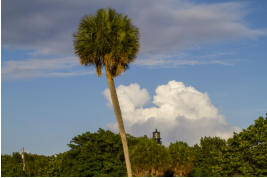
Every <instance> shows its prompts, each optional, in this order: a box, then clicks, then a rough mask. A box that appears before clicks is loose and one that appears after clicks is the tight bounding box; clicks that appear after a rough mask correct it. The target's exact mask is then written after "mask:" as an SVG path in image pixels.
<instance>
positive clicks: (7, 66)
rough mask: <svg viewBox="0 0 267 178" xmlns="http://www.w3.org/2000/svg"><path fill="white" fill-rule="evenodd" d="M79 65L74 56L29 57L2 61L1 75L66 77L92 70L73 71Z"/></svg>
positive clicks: (90, 72)
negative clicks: (52, 57)
mask: <svg viewBox="0 0 267 178" xmlns="http://www.w3.org/2000/svg"><path fill="white" fill-rule="evenodd" d="M76 66H79V62H78V60H77V59H75V58H54V59H30V60H23V61H15V60H9V61H6V62H3V68H2V77H3V79H5V80H12V79H25V78H34V77H67V76H76V75H88V74H92V73H94V72H92V71H81V70H78V71H75V70H73V68H74V67H76Z"/></svg>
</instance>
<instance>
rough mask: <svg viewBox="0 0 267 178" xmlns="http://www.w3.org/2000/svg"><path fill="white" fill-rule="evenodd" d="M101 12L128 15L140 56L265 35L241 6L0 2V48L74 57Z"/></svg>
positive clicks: (117, 0)
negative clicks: (89, 22) (89, 21)
mask: <svg viewBox="0 0 267 178" xmlns="http://www.w3.org/2000/svg"><path fill="white" fill-rule="evenodd" d="M29 4H30V5H29ZM103 7H111V8H115V9H116V10H117V11H119V12H122V13H124V14H128V15H129V17H130V18H131V19H132V21H133V23H134V24H136V25H137V26H138V27H139V28H140V33H141V46H142V48H141V53H142V54H147V53H149V52H152V53H153V52H157V53H158V52H160V53H162V52H163V53H167V52H169V51H172V50H181V49H185V48H192V47H194V46H196V45H200V44H201V45H202V44H206V43H210V42H218V41H221V40H234V39H240V38H250V39H253V38H257V37H259V36H261V35H266V30H263V29H252V28H250V27H249V26H248V25H247V24H246V23H245V20H244V17H245V15H246V13H245V12H246V8H247V7H246V4H245V3H242V2H230V3H211V4H205V3H194V2H193V1H185V0H179V1H177V0H170V1H165V0H162V1H156V2H155V1H154V0H144V1H134V0H131V1H127V2H125V1H124V0H102V1H98V0H92V1H84V0H76V1H72V0H64V1H62V0H53V1H41V0H28V1H27V3H25V2H21V1H20V0H12V1H10V0H3V14H2V18H3V19H2V23H3V25H2V27H3V29H2V34H3V35H2V40H3V42H2V44H3V45H4V46H9V47H18V48H26V49H34V50H35V52H36V53H37V54H51V53H59V54H72V33H73V32H75V31H76V29H77V26H78V24H79V21H80V19H81V18H82V17H83V16H84V15H85V14H94V13H95V12H96V10H97V9H99V8H103Z"/></svg>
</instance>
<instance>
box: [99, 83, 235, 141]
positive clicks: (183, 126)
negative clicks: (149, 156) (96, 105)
mask: <svg viewBox="0 0 267 178" xmlns="http://www.w3.org/2000/svg"><path fill="white" fill-rule="evenodd" d="M103 93H104V95H105V97H106V98H107V99H108V102H109V105H110V106H111V99H110V94H109V90H108V89H106V90H105V91H104V92H103ZM117 94H118V98H119V102H120V106H121V110H122V115H123V119H124V123H125V127H126V130H127V132H129V133H130V134H133V135H135V136H143V135H145V134H146V135H148V136H151V133H152V131H154V129H155V128H157V129H159V130H160V131H161V135H162V138H163V143H164V144H166V145H167V144H169V143H170V142H175V141H176V140H181V141H186V142H188V143H189V144H195V143H198V141H199V140H200V138H201V137H203V136H219V137H222V138H229V137H231V136H232V134H233V132H234V131H238V130H239V128H237V127H232V126H229V125H227V123H226V121H225V119H224V117H223V115H221V114H220V113H219V111H218V109H217V108H216V107H215V106H214V105H212V103H211V101H210V99H209V96H208V94H207V93H202V92H200V91H198V90H196V89H195V88H193V87H191V86H185V85H184V84H183V83H182V82H177V81H169V82H168V84H165V85H160V86H158V87H157V88H156V90H155V96H154V97H153V101H152V103H153V104H151V103H150V105H149V106H146V104H149V101H150V96H149V93H148V92H147V90H146V89H144V88H143V89H141V88H140V86H139V85H138V84H136V83H135V84H130V85H129V86H124V85H120V86H119V87H118V88H117ZM109 127H110V128H111V129H112V130H117V124H116V123H110V124H109Z"/></svg>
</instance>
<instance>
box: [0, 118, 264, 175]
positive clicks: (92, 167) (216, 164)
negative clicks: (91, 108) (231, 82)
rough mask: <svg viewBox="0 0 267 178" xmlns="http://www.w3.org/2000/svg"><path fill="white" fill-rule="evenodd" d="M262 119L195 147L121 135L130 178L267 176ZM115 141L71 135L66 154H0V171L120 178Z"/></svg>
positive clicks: (102, 135)
mask: <svg viewBox="0 0 267 178" xmlns="http://www.w3.org/2000/svg"><path fill="white" fill-rule="evenodd" d="M266 128H267V115H266V117H265V118H264V117H259V118H258V119H257V120H255V122H254V124H253V125H250V126H249V127H248V128H247V129H244V130H242V131H241V132H240V133H235V134H234V135H233V137H232V138H229V139H228V140H223V139H221V138H219V137H204V138H201V140H200V144H197V145H193V146H189V145H188V144H187V143H185V142H181V141H178V142H175V143H171V144H170V145H169V146H168V147H166V146H164V145H160V144H158V143H157V142H156V141H155V140H153V139H151V138H148V137H146V136H144V137H133V136H131V135H127V139H128V140H129V142H128V143H129V150H130V154H131V161H132V165H133V175H134V176H198V177H199V176H216V177H217V176H224V177H227V176H247V177H250V176H265V177H266V176H267V160H266V156H267V149H266V141H267V129H266ZM121 144H122V143H121V139H120V136H119V135H118V134H115V133H113V132H111V131H109V130H103V129H99V130H98V131H97V132H95V133H90V132H86V133H83V134H81V135H78V136H76V137H74V138H73V139H72V140H71V141H70V143H69V144H68V146H69V148H70V149H69V150H68V151H66V152H64V153H60V154H57V155H53V156H44V155H36V154H30V153H25V162H26V170H25V171H23V169H22V167H23V166H22V162H23V161H22V158H21V155H20V154H19V153H13V154H12V155H2V156H1V160H2V165H1V166H2V167H1V173H2V176H4V177H12V176H32V177H38V176H55V177H58V176H65V177H67V176H73V177H76V176H83V177H85V176H99V177H100V176H126V175H127V172H126V168H125V164H124V159H123V150H122V146H121Z"/></svg>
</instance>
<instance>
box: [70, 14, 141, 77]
mask: <svg viewBox="0 0 267 178" xmlns="http://www.w3.org/2000/svg"><path fill="white" fill-rule="evenodd" d="M73 37H74V41H73V43H74V53H75V54H76V55H77V56H79V58H80V63H81V64H82V65H94V66H95V67H96V72H97V75H98V76H101V75H102V67H104V66H105V68H106V70H107V71H106V72H108V73H109V74H110V75H111V76H112V77H116V76H118V75H120V74H121V73H122V72H124V71H125V70H126V69H127V68H128V66H129V63H131V62H133V61H134V59H135V57H136V55H137V52H138V49H139V31H138V28H137V27H135V26H134V25H133V24H132V22H131V20H130V19H129V18H128V16H124V15H122V14H120V13H117V12H116V11H115V10H114V9H99V10H98V11H97V13H96V14H95V15H89V16H85V17H84V18H82V20H81V22H80V25H79V28H78V30H77V32H76V33H74V35H73Z"/></svg>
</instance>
